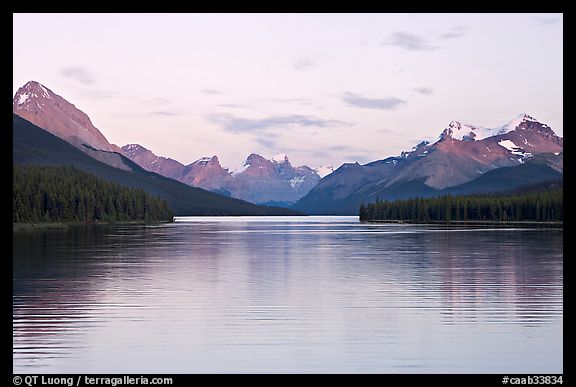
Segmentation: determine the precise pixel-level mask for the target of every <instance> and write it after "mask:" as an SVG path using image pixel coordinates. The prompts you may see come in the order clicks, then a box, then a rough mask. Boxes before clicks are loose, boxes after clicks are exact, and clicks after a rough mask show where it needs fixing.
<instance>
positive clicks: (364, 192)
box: [292, 114, 564, 214]
mask: <svg viewBox="0 0 576 387" xmlns="http://www.w3.org/2000/svg"><path fill="white" fill-rule="evenodd" d="M563 145H564V140H563V139H562V138H561V137H558V136H557V135H556V134H555V133H554V131H553V130H552V129H551V128H550V127H549V126H548V125H546V124H543V123H540V122H538V121H537V120H536V119H535V118H533V117H531V116H529V115H527V114H521V115H520V116H518V117H517V118H516V119H514V120H512V121H511V122H509V123H508V124H506V125H503V126H501V127H497V128H493V129H492V128H484V127H478V126H473V125H469V124H464V123H460V122H457V121H452V122H451V123H450V124H449V125H448V127H446V128H445V129H444V130H443V131H442V133H441V134H440V136H439V137H438V140H437V141H436V142H434V143H429V142H427V141H424V142H421V143H419V144H417V145H416V146H414V147H413V148H412V149H411V150H410V151H407V152H402V153H401V154H400V155H399V156H395V157H388V158H386V159H383V160H378V161H374V162H371V163H368V164H365V165H360V164H358V163H354V164H352V163H347V164H343V165H342V166H341V167H340V168H338V169H337V170H336V171H334V173H332V174H330V175H328V176H327V177H325V178H323V179H322V180H321V181H320V183H319V184H318V185H317V186H316V187H315V188H314V189H312V190H311V191H310V192H309V193H308V194H307V195H306V196H304V197H303V198H302V199H300V200H299V201H298V203H297V204H296V205H295V206H293V207H292V208H295V209H298V210H300V211H304V212H307V213H311V214H356V213H358V208H359V206H360V204H361V203H366V204H367V203H370V202H374V201H375V200H376V198H380V199H398V198H409V197H417V196H423V197H427V196H435V195H440V194H445V193H449V192H451V193H455V194H467V193H476V192H489V191H496V190H501V189H510V188H514V187H517V186H520V185H524V184H530V183H535V182H538V181H542V180H547V179H559V178H562V173H563V153H562V152H563Z"/></svg>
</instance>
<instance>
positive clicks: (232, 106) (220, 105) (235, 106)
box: [215, 103, 250, 109]
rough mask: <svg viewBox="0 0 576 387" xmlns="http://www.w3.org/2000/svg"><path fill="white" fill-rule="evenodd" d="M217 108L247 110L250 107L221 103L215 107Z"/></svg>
mask: <svg viewBox="0 0 576 387" xmlns="http://www.w3.org/2000/svg"><path fill="white" fill-rule="evenodd" d="M215 106H217V107H223V108H232V109H249V108H250V106H248V105H242V104H238V103H221V104H218V105H215Z"/></svg>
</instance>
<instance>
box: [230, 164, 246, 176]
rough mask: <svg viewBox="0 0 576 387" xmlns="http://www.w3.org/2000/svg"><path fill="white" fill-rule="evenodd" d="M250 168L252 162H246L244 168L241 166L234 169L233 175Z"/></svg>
mask: <svg viewBox="0 0 576 387" xmlns="http://www.w3.org/2000/svg"><path fill="white" fill-rule="evenodd" d="M248 168H250V164H248V163H246V164H244V166H243V167H242V168H239V169H236V170H234V171H232V175H233V176H236V175H239V174H241V173H242V172H244V171H246V170H247V169H248Z"/></svg>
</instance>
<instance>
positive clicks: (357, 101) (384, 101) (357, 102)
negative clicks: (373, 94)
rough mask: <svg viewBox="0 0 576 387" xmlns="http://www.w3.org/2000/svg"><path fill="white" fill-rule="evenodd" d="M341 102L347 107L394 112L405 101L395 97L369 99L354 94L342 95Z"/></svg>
mask: <svg viewBox="0 0 576 387" xmlns="http://www.w3.org/2000/svg"><path fill="white" fill-rule="evenodd" d="M342 100H343V101H344V102H346V103H347V104H349V105H352V106H356V107H360V108H365V109H381V110H394V109H396V108H397V107H399V106H401V105H404V104H405V103H406V101H404V100H401V99H399V98H396V97H384V98H369V97H364V96H362V95H359V94H354V93H348V92H347V93H344V96H343V97H342Z"/></svg>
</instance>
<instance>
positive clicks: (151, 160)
mask: <svg viewBox="0 0 576 387" xmlns="http://www.w3.org/2000/svg"><path fill="white" fill-rule="evenodd" d="M120 152H121V153H122V154H123V155H124V156H126V157H128V158H129V159H130V160H132V161H134V162H135V163H136V164H138V165H139V166H141V167H143V168H144V169H146V170H148V171H151V172H156V173H157V174H159V175H162V176H166V177H169V178H171V179H176V180H178V178H179V177H180V175H182V172H183V171H184V168H186V166H185V165H184V164H181V163H179V162H178V161H176V160H173V159H170V158H167V157H159V156H156V155H155V154H154V153H152V151H150V150H148V149H146V148H144V147H143V146H142V145H138V144H128V145H124V146H123V147H122V148H120Z"/></svg>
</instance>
